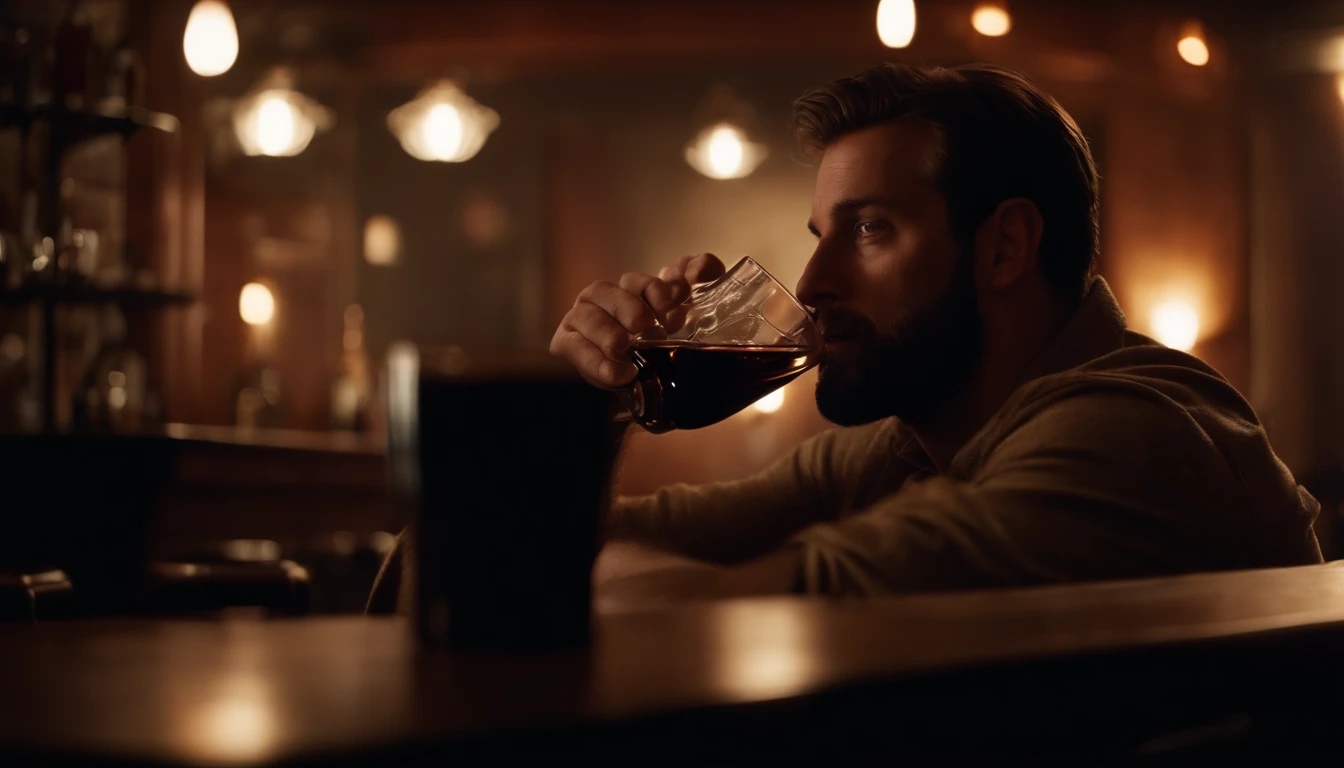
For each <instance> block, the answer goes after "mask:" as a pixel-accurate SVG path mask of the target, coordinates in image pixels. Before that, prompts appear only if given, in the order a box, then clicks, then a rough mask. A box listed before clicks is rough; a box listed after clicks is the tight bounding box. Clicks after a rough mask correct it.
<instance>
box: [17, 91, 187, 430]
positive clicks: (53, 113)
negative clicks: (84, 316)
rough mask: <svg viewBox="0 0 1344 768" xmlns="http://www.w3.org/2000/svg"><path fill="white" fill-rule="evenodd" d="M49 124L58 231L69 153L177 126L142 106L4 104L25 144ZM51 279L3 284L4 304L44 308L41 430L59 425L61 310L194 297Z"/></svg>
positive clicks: (50, 214)
mask: <svg viewBox="0 0 1344 768" xmlns="http://www.w3.org/2000/svg"><path fill="white" fill-rule="evenodd" d="M37 125H44V126H46V127H47V129H48V130H47V132H46V137H45V138H46V147H45V148H44V150H43V152H41V153H40V155H41V157H42V158H43V173H42V184H41V187H40V197H39V216H38V222H39V228H40V230H41V231H42V232H44V233H48V234H49V235H50V233H54V232H56V231H57V230H58V228H59V223H60V213H59V211H60V187H61V162H62V160H63V158H64V157H65V154H66V153H67V152H69V151H70V150H71V149H72V148H74V147H76V146H78V145H79V144H80V143H82V142H84V141H87V140H89V139H92V138H95V137H98V136H107V135H120V136H121V137H122V138H123V139H128V138H130V136H131V135H132V134H134V133H135V132H137V131H139V130H142V129H151V130H157V131H161V132H164V133H175V132H176V131H177V130H178V127H179V124H178V121H177V118H176V117H174V116H173V115H169V114H165V113H162V112H153V111H150V110H147V109H143V108H140V107H126V108H122V109H117V110H74V109H67V108H65V107H62V106H58V105H40V106H36V107H25V106H23V105H21V104H12V103H0V128H18V129H19V130H20V131H21V135H22V141H23V144H24V146H25V147H26V146H27V143H28V141H29V139H30V136H31V134H32V129H33V128H34V126H37ZM51 269H52V270H53V273H52V274H51V275H50V276H49V278H48V279H44V280H42V281H40V282H31V283H28V284H25V285H21V286H19V287H17V288H14V289H6V288H3V287H0V306H9V307H16V306H31V305H36V306H38V307H39V308H40V311H41V324H42V331H41V333H42V351H41V354H42V389H41V402H42V429H43V431H44V432H54V431H56V429H57V428H58V426H59V425H58V424H57V418H56V417H57V406H56V403H57V398H58V397H60V395H61V393H60V392H58V391H57V375H56V372H57V366H58V363H59V361H58V359H57V356H58V354H59V352H58V345H57V323H56V314H57V309H58V308H60V307H64V306H81V305H82V306H90V305H100V304H102V305H106V304H114V305H117V306H121V307H142V308H163V307H173V306H185V305H188V304H191V303H193V302H194V301H195V300H196V298H195V296H194V294H192V293H191V292H190V291H186V290H182V289H178V288H165V287H141V286H131V285H128V286H115V287H107V286H99V285H96V284H92V283H88V282H87V281H86V280H85V279H84V278H82V277H80V276H78V275H75V274H71V273H68V272H62V271H59V270H60V268H59V266H57V265H54V264H53V265H52V267H51Z"/></svg>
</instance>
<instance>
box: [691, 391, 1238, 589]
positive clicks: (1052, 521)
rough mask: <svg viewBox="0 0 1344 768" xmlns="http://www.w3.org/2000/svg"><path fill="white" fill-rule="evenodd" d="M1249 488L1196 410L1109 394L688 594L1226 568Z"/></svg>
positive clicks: (712, 577)
mask: <svg viewBox="0 0 1344 768" xmlns="http://www.w3.org/2000/svg"><path fill="white" fill-rule="evenodd" d="M1240 487H1241V486H1240V481H1239V478H1238V477H1237V476H1236V475H1235V473H1234V472H1233V471H1232V470H1231V469H1230V467H1229V465H1228V464H1227V462H1226V460H1225V459H1224V457H1223V455H1222V454H1221V453H1220V451H1219V450H1218V448H1216V447H1215V446H1214V445H1213V444H1212V442H1211V441H1210V439H1209V437H1208V436H1207V435H1206V434H1205V433H1204V432H1203V431H1202V430H1201V428H1200V427H1199V426H1198V425H1197V424H1195V423H1194V421H1193V420H1192V419H1191V418H1190V416H1189V415H1188V414H1187V413H1185V411H1184V410H1183V409H1181V408H1180V407H1179V406H1176V405H1175V404H1171V403H1167V404H1164V403H1162V402H1160V401H1159V400H1156V399H1149V398H1144V397H1136V396H1133V395H1131V394H1124V393H1116V392H1106V393H1102V394H1095V395H1089V396H1086V397H1078V398H1073V399H1068V400H1062V401H1060V402H1058V403H1055V404H1053V405H1051V406H1049V407H1047V408H1045V409H1044V410H1042V411H1041V412H1039V413H1037V414H1036V415H1034V416H1033V417H1032V418H1031V419H1030V420H1028V421H1027V422H1026V423H1024V424H1022V425H1021V426H1020V427H1019V428H1017V429H1015V430H1014V431H1013V432H1012V434H1011V435H1009V436H1008V437H1007V438H1006V439H1005V440H1004V441H1003V442H1002V443H1001V444H999V445H998V447H997V448H996V449H995V450H994V452H993V453H992V454H991V455H990V456H989V457H988V459H987V460H986V462H985V464H984V465H983V466H982V467H981V469H980V471H979V472H978V473H977V474H976V476H975V477H973V478H971V479H969V480H965V481H958V480H953V479H951V478H949V477H945V476H944V477H936V478H931V479H929V480H926V481H923V482H920V483H915V484H913V485H910V486H907V487H906V488H904V489H902V490H901V491H900V492H897V493H895V494H892V495H891V496H888V497H886V498H884V499H883V500H881V501H879V502H878V503H876V504H874V505H873V506H872V507H870V508H869V509H867V510H866V511H864V512H862V513H860V514H857V515H854V516H852V517H848V518H846V519H844V520H842V521H838V522H830V523H823V524H818V525H814V526H811V527H809V528H808V529H806V530H805V531H803V532H801V533H799V534H798V535H797V536H795V537H793V538H792V539H791V540H790V542H789V544H788V545H787V546H785V547H783V548H781V549H779V550H777V551H775V552H772V553H770V554H768V555H766V556H764V557H760V558H757V559H754V560H752V561H750V562H748V563H745V564H743V565H740V566H737V567H733V568H725V569H718V570H716V571H714V572H712V573H711V572H705V571H699V572H690V571H688V572H687V573H686V576H685V579H684V580H683V581H682V582H681V583H678V584H675V588H676V590H677V593H678V594H680V595H683V596H686V597H689V598H693V599H694V598H709V597H726V596H738V595H752V594H763V593H787V592H807V593H812V594H832V595H844V594H854V595H881V594H893V593H902V592H927V591H941V590H953V589H975V588H989V587H1005V586H1026V585H1033V584H1045V583H1060V582H1067V581H1081V580H1087V579H1107V578H1131V577H1143V576H1153V575H1157V574H1164V573H1181V572H1189V571H1195V570H1203V569H1208V568H1212V567H1219V565H1220V564H1223V565H1224V567H1226V565H1225V564H1226V563H1227V562H1228V560H1227V552H1226V545H1220V543H1219V542H1218V540H1217V538H1218V537H1217V535H1216V528H1217V526H1219V525H1236V524H1237V523H1238V522H1242V523H1244V521H1238V520H1236V516H1235V504H1236V502H1235V496H1236V495H1237V493H1238V489H1239V488H1240Z"/></svg>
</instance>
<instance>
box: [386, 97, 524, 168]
mask: <svg viewBox="0 0 1344 768" xmlns="http://www.w3.org/2000/svg"><path fill="white" fill-rule="evenodd" d="M387 127H388V128H390V129H391V130H392V134H393V135H394V136H396V137H397V140H398V141H400V142H401V148H402V149H404V150H406V152H407V153H408V154H410V155H411V157H414V158H416V159H418V160H431V161H437V162H444V163H461V162H464V161H466V160H470V159H471V158H473V157H475V156H476V153H477V152H480V151H481V147H482V146H484V145H485V140H486V139H487V138H489V136H490V133H491V132H492V131H494V130H495V129H496V128H498V127H499V113H497V112H495V111H494V110H493V109H490V108H489V107H485V106H482V105H481V104H479V103H477V102H476V100H475V99H473V98H471V97H470V96H468V95H467V94H466V93H465V92H463V91H462V89H460V88H458V87H457V86H456V85H454V84H453V83H451V82H449V81H447V80H445V81H442V82H439V83H437V84H436V85H434V86H432V87H430V88H427V89H425V90H424V91H421V92H420V93H419V95H417V96H416V97H415V98H414V99H412V100H411V101H409V102H407V103H405V104H403V105H401V106H400V107H397V108H396V109H394V110H392V111H391V112H390V113H388V115H387Z"/></svg>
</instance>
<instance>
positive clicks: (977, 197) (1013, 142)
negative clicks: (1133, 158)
mask: <svg viewBox="0 0 1344 768" xmlns="http://www.w3.org/2000/svg"><path fill="white" fill-rule="evenodd" d="M793 106H794V110H793V114H794V130H795V132H796V134H797V136H798V140H799V142H800V143H801V144H802V145H803V146H804V148H806V149H807V150H809V151H812V152H815V151H817V150H820V149H824V148H825V147H826V146H827V145H829V144H830V143H831V142H832V141H834V140H835V139H837V138H839V137H841V136H843V135H845V134H847V133H851V132H854V131H858V130H861V129H863V128H867V127H870V126H874V125H879V124H881V123H887V122H890V121H893V120H910V121H914V122H919V123H925V124H928V125H931V126H933V127H934V128H936V129H938V132H939V133H940V135H941V138H942V145H941V147H940V148H939V149H940V155H939V158H938V162H937V163H936V164H935V169H936V170H935V171H934V175H933V178H932V181H933V182H934V184H935V185H936V186H937V188H938V190H939V191H940V192H941V193H942V195H943V197H944V198H946V200H947V205H948V211H949V215H950V217H951V220H952V221H951V224H952V231H953V233H954V234H955V235H956V236H957V238H958V239H959V240H960V241H961V242H962V243H963V244H969V243H970V242H971V239H972V238H973V237H974V234H975V230H976V228H977V227H978V226H979V225H980V224H981V223H982V222H983V221H984V220H985V219H986V218H988V217H989V215H990V214H991V213H993V212H994V209H995V208H996V207H998V205H999V203H1001V202H1003V201H1004V200H1007V199H1009V198H1012V197H1022V198H1026V199H1028V200H1030V201H1032V202H1033V203H1035V204H1036V207H1037V209H1039V210H1040V212H1041V218H1042V219H1043V220H1044V222H1045V229H1044V232H1043V233H1042V235H1041V246H1040V263H1041V271H1042V272H1043V273H1044V275H1045V279H1046V280H1047V281H1048V282H1049V284H1050V286H1051V287H1052V288H1053V289H1054V290H1055V291H1056V292H1057V293H1058V294H1059V295H1060V296H1063V297H1065V298H1068V299H1071V300H1077V299H1079V298H1081V297H1082V294H1083V290H1084V288H1085V286H1086V284H1087V279H1088V277H1089V276H1090V275H1091V273H1092V267H1093V263H1094V262H1095V260H1096V255H1097V251H1098V247H1099V246H1098V237H1099V233H1098V228H1099V225H1098V211H1099V207H1098V199H1097V198H1098V183H1097V168H1096V165H1095V164H1094V163H1093V162H1092V153H1091V151H1090V150H1089V149H1088V146H1087V140H1086V139H1085V138H1083V134H1082V131H1080V130H1078V125H1077V124H1076V123H1074V122H1073V118H1072V117H1069V114H1068V113H1067V112H1065V111H1064V109H1063V107H1061V106H1060V105H1059V103H1058V102H1056V101H1055V100H1054V99H1053V98H1051V97H1050V96H1049V95H1048V94H1046V93H1045V92H1044V91H1042V90H1041V89H1039V88H1037V87H1036V86H1035V85H1034V84H1033V83H1032V82H1031V81H1029V80H1027V79H1026V78H1025V77H1023V76H1022V75H1020V74H1017V73H1016V72H1012V71H1010V70H1007V69H1003V68H1001V67H996V66H990V65H984V64H972V65H965V66H959V67H952V68H945V67H915V66H910V65H905V64H884V65H882V66H880V67H875V68H873V69H869V70H866V71H864V72H860V73H859V74H857V75H855V76H853V77H846V78H842V79H840V80H836V81H835V82H832V83H830V84H828V85H826V86H823V87H822V88H819V89H817V90H815V91H812V92H810V93H807V94H806V95H804V96H803V97H802V98H800V99H798V101H796V102H794V105H793Z"/></svg>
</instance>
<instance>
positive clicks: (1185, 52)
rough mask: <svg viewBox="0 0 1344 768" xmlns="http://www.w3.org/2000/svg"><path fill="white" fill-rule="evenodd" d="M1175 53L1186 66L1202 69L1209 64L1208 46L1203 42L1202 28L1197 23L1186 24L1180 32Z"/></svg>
mask: <svg viewBox="0 0 1344 768" xmlns="http://www.w3.org/2000/svg"><path fill="white" fill-rule="evenodd" d="M1176 52H1177V53H1179V54H1180V55H1181V58H1182V59H1184V60H1185V63H1187V64H1193V65H1194V66H1196V67H1202V66H1204V65H1205V64H1208V63H1209V46H1208V43H1206V42H1205V41H1204V28H1203V27H1202V26H1201V25H1200V24H1199V22H1197V21H1191V22H1188V23H1187V24H1186V25H1185V27H1184V28H1183V29H1182V30H1181V39H1180V40H1179V41H1177V43H1176Z"/></svg>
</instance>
